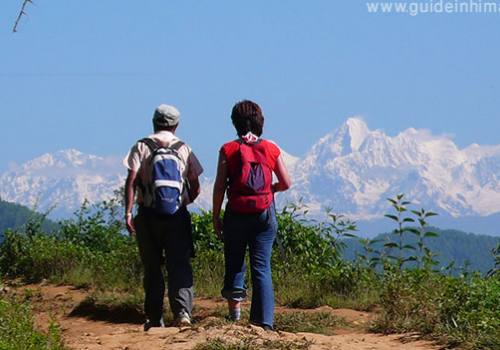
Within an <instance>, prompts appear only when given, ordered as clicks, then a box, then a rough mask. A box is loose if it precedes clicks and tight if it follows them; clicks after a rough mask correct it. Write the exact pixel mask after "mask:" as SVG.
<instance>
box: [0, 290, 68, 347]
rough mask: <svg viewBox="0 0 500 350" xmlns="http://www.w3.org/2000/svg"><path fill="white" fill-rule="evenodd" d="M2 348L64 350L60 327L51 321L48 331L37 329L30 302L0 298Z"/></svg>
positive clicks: (0, 341)
mask: <svg viewBox="0 0 500 350" xmlns="http://www.w3.org/2000/svg"><path fill="white" fill-rule="evenodd" d="M0 349H2V350H63V349H64V346H63V344H62V341H61V336H60V331H59V328H58V327H57V325H56V324H55V323H51V324H50V326H49V329H48V331H47V332H46V333H44V332H41V331H38V330H36V329H35V326H34V322H33V315H32V313H31V309H30V306H29V304H27V303H26V302H22V301H20V300H14V299H7V298H1V299H0Z"/></svg>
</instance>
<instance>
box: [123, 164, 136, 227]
mask: <svg viewBox="0 0 500 350" xmlns="http://www.w3.org/2000/svg"><path fill="white" fill-rule="evenodd" d="M136 178H137V172H136V171H133V170H129V171H128V174H127V180H126V181H125V223H126V226H127V231H128V232H129V234H130V235H133V234H134V233H135V227H134V221H133V219H132V209H133V208H134V198H135V185H134V184H135V179H136Z"/></svg>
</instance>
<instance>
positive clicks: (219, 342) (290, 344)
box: [194, 336, 311, 350]
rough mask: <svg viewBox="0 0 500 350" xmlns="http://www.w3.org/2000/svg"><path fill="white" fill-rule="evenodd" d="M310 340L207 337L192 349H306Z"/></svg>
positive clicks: (309, 344)
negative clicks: (234, 339) (233, 339)
mask: <svg viewBox="0 0 500 350" xmlns="http://www.w3.org/2000/svg"><path fill="white" fill-rule="evenodd" d="M310 346H311V342H309V341H307V340H297V341H286V340H266V339H261V338H260V337H257V336H255V337H244V338H241V339H238V341H229V340H226V339H223V338H214V339H209V340H208V341H207V342H205V343H202V344H198V345H197V346H196V347H195V348H194V350H307V349H309V348H310Z"/></svg>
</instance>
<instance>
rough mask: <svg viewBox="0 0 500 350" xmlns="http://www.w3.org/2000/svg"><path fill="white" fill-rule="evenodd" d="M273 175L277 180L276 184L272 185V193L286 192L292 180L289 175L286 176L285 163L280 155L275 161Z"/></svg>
mask: <svg viewBox="0 0 500 350" xmlns="http://www.w3.org/2000/svg"><path fill="white" fill-rule="evenodd" d="M274 173H275V174H276V177H277V178H278V182H276V183H275V184H273V192H282V191H286V190H288V189H289V188H290V186H292V180H291V179H290V175H288V170H287V169H286V165H285V162H284V161H283V157H282V156H281V155H280V156H279V157H278V159H277V161H276V168H275V169H274Z"/></svg>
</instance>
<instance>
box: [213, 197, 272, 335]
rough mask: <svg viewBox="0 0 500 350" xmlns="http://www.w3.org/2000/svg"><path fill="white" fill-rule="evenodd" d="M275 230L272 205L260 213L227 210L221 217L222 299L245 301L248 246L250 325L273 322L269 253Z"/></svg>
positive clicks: (268, 324)
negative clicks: (250, 301) (222, 229)
mask: <svg viewBox="0 0 500 350" xmlns="http://www.w3.org/2000/svg"><path fill="white" fill-rule="evenodd" d="M277 228H278V223H277V221H276V212H275V209H274V205H271V207H270V208H269V209H267V210H266V211H264V212H263V213H261V214H239V213H235V212H231V211H230V210H227V211H226V213H225V215H224V257H225V276H224V288H223V290H222V296H223V297H224V298H226V299H230V300H234V301H242V300H243V299H245V297H246V286H245V272H246V266H245V254H246V248H247V246H248V248H249V250H250V269H251V275H252V305H251V307H250V322H252V323H254V324H257V325H262V326H264V325H267V326H271V327H272V326H273V319H274V292H273V281H272V276H271V253H272V248H273V242H274V239H275V238H276V231H277Z"/></svg>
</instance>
